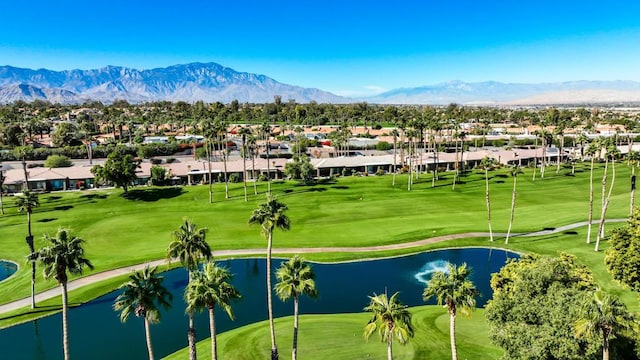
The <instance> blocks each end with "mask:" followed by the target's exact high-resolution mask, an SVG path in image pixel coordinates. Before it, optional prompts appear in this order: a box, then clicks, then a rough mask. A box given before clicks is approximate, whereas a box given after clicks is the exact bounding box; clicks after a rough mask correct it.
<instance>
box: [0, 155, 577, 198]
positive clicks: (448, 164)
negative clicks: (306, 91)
mask: <svg viewBox="0 0 640 360" xmlns="http://www.w3.org/2000/svg"><path fill="white" fill-rule="evenodd" d="M401 156H403V155H401V154H400V153H399V152H398V153H396V154H395V155H394V154H393V153H387V154H383V155H371V156H348V157H345V156H341V157H330V158H313V159H311V160H310V161H311V164H312V165H313V167H314V168H315V169H316V176H317V177H327V176H334V175H340V174H344V173H345V172H346V173H349V174H351V173H354V172H355V173H359V174H363V175H368V174H375V173H377V172H379V171H380V170H382V171H384V172H389V173H391V172H394V171H397V170H399V169H401V167H402V166H403V165H404V166H409V165H410V166H412V167H413V168H414V169H416V170H421V171H429V170H433V169H434V168H435V167H436V166H438V167H439V168H440V169H441V170H450V169H453V168H454V166H455V163H456V162H458V161H462V162H463V163H464V164H465V166H466V167H474V166H476V165H477V164H478V163H479V162H480V161H481V159H482V158H483V157H485V156H488V157H491V158H493V159H494V160H495V161H497V162H499V163H501V164H503V165H511V164H515V163H518V164H520V165H521V166H526V165H528V164H530V163H531V162H533V161H536V160H539V159H541V157H542V150H541V149H513V150H505V149H487V150H479V151H467V152H464V153H462V154H455V153H446V152H440V153H438V154H437V157H436V156H434V154H433V153H431V152H425V153H422V155H414V156H412V157H408V156H403V158H402V157H401ZM460 156H462V158H461V159H460V158H459V157H460ZM559 156H560V157H563V158H564V157H567V156H568V155H567V154H566V153H563V154H560V153H559V152H558V151H557V149H555V148H550V149H547V151H546V152H545V157H546V161H547V162H555V161H557V159H558V157H559ZM456 157H458V159H457V158H456ZM288 161H291V160H289V159H283V158H272V159H264V158H256V159H255V160H253V161H252V160H246V161H243V160H242V159H234V160H230V161H227V163H226V165H225V164H224V162H222V161H215V162H211V163H210V164H211V165H210V167H209V162H207V161H205V160H192V159H185V158H182V159H178V160H177V161H175V162H172V163H170V164H166V163H164V164H159V165H158V166H161V167H163V168H165V169H166V174H167V175H168V180H169V182H170V183H171V184H173V185H195V184H202V183H207V182H208V181H209V177H211V180H212V181H214V182H215V181H224V174H225V172H226V174H227V176H228V177H230V176H232V175H233V174H236V176H235V177H236V178H237V179H239V180H242V179H243V178H244V177H245V176H246V178H247V180H250V181H251V180H255V179H259V178H260V176H269V177H270V178H272V179H281V178H284V168H285V166H286V163H287V162H288ZM103 162H104V160H97V161H94V164H93V165H88V164H77V165H74V166H71V167H65V168H43V167H31V168H28V169H27V178H28V186H29V189H30V190H34V191H60V190H83V189H92V188H95V187H96V186H97V185H96V183H95V179H94V176H93V174H92V173H91V168H92V167H93V166H94V165H97V164H102V163H103ZM152 166H153V164H151V163H150V162H147V161H144V162H142V163H141V164H140V167H139V169H138V170H137V179H136V182H135V184H136V185H145V184H148V183H149V180H150V178H151V167H152ZM225 166H226V167H225ZM245 167H246V170H245ZM0 172H2V174H3V176H4V191H5V192H8V193H16V192H20V191H22V189H23V185H24V182H25V174H24V170H23V168H22V165H21V164H20V163H12V164H6V163H5V164H1V165H0Z"/></svg>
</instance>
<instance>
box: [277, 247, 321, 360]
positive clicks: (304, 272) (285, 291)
mask: <svg viewBox="0 0 640 360" xmlns="http://www.w3.org/2000/svg"><path fill="white" fill-rule="evenodd" d="M315 276H316V275H315V273H314V272H313V269H312V268H311V266H309V264H307V263H306V262H305V261H304V259H303V258H302V257H300V256H299V255H295V256H294V257H292V258H291V259H289V261H287V262H283V263H282V265H280V268H279V269H278V271H277V272H276V278H277V279H278V283H277V284H276V294H277V295H278V297H279V298H280V299H281V300H282V301H287V300H289V299H291V298H293V348H292V350H291V359H292V360H296V359H297V358H298V302H299V299H300V295H307V296H309V297H311V298H314V299H315V298H317V297H318V291H317V290H316V283H315V280H314V279H315Z"/></svg>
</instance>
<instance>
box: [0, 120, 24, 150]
mask: <svg viewBox="0 0 640 360" xmlns="http://www.w3.org/2000/svg"><path fill="white" fill-rule="evenodd" d="M24 136H25V134H24V131H23V130H22V128H21V127H20V125H18V124H3V125H0V144H2V145H5V146H19V145H24Z"/></svg>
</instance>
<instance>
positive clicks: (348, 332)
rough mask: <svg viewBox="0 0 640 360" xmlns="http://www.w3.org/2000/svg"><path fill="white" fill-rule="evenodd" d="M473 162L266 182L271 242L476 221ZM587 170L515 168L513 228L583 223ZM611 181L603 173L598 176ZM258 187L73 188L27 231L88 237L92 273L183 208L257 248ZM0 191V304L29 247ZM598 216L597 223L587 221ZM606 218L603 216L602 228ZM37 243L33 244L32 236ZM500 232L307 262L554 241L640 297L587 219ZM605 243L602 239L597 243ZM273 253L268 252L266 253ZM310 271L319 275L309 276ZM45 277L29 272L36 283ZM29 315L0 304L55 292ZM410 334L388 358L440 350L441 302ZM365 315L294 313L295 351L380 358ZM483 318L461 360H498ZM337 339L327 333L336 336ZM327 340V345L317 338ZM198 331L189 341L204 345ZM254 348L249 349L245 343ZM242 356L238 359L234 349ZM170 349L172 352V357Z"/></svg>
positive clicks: (158, 241)
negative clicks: (610, 266)
mask: <svg viewBox="0 0 640 360" xmlns="http://www.w3.org/2000/svg"><path fill="white" fill-rule="evenodd" d="M490 174H491V180H490V181H491V204H492V223H493V229H494V231H495V232H506V229H507V226H508V215H509V209H510V201H511V190H512V182H511V181H512V180H511V178H510V177H508V176H507V175H506V170H504V169H503V170H498V171H494V172H491V173H490ZM595 174H596V175H595V177H594V179H595V180H594V184H595V211H594V214H596V215H595V217H596V218H597V217H599V213H600V185H599V180H600V177H601V174H602V169H601V168H598V169H597V171H596V173H595ZM483 175H484V174H483V173H482V172H472V173H470V174H468V175H467V176H465V177H463V178H462V181H463V184H459V185H457V186H456V189H455V190H452V189H451V186H450V178H449V179H448V178H447V177H450V176H451V174H446V175H445V177H444V179H443V180H441V181H440V182H439V184H438V186H437V187H435V188H432V187H431V178H430V176H428V175H422V176H421V179H420V180H419V181H417V183H416V184H414V186H413V188H412V191H411V192H409V191H407V190H406V180H407V177H406V176H398V178H397V184H396V186H395V187H392V186H391V177H390V176H382V177H373V176H372V177H347V178H341V179H338V180H337V182H334V183H326V184H318V185H315V186H300V185H298V184H297V183H294V182H277V183H274V184H273V193H274V194H275V195H276V196H278V197H279V199H280V200H282V201H283V202H285V203H286V204H287V205H288V206H289V213H288V214H289V216H290V218H291V223H292V228H291V231H289V232H277V233H276V235H275V241H274V246H275V247H276V248H284V247H335V246H371V245H383V244H394V243H402V242H407V241H412V240H419V239H424V238H430V237H434V236H438V235H444V234H454V233H462V232H484V231H487V228H488V226H487V222H486V215H487V214H486V208H485V198H484V177H483ZM588 177H589V173H588V168H586V167H585V168H578V172H577V173H576V175H575V176H571V175H570V174H569V173H568V170H567V169H564V170H563V171H562V172H561V173H560V174H559V175H555V171H554V170H552V169H548V170H547V177H546V178H545V179H539V178H538V179H537V180H536V181H535V182H534V181H532V179H531V171H530V170H528V171H527V170H525V174H523V175H520V176H519V178H518V202H517V204H518V205H517V208H516V217H515V221H514V228H513V232H515V233H518V232H531V231H538V230H542V229H543V228H550V227H557V226H561V225H566V224H569V223H574V222H578V221H584V220H586V219H587V215H588ZM609 179H611V177H609ZM259 190H260V194H259V195H257V196H255V195H253V189H252V187H250V188H249V192H250V194H251V195H250V200H249V202H246V203H245V202H244V201H243V195H242V194H243V190H242V184H232V185H231V199H229V200H225V199H224V190H223V187H222V186H220V185H217V186H216V188H215V191H216V194H215V203H214V204H209V203H208V193H207V187H206V186H195V187H185V188H142V189H135V190H134V191H133V192H132V194H131V195H130V196H129V197H128V198H125V197H123V196H122V191H121V190H104V191H83V192H67V193H52V194H44V195H41V197H40V200H41V204H42V206H41V207H40V208H38V209H37V211H36V212H35V214H34V216H33V229H34V234H36V235H38V234H42V233H50V234H53V233H54V232H55V231H56V229H57V228H58V227H60V226H62V227H69V228H71V229H72V230H73V231H74V233H75V234H77V235H79V236H80V237H82V238H84V239H86V240H87V244H86V250H87V256H88V257H89V258H90V259H91V260H92V261H93V263H94V265H95V266H96V270H95V271H102V270H107V269H112V268H116V267H121V266H125V265H131V264H136V263H141V262H144V261H147V260H154V259H162V258H164V257H165V252H166V247H167V245H168V243H169V241H170V233H171V231H173V230H174V229H176V228H177V227H178V226H179V225H180V223H181V222H182V218H183V217H185V216H188V217H191V218H192V219H193V220H194V221H195V222H196V224H198V225H199V226H205V227H208V228H209V229H210V232H209V237H208V240H209V242H210V244H211V245H212V247H213V249H214V250H221V249H241V248H260V249H262V248H263V247H264V246H265V241H264V240H263V239H262V238H261V237H260V235H259V233H260V229H259V227H257V226H254V227H252V226H249V225H248V224H247V221H248V218H249V216H250V214H251V211H252V210H253V209H254V208H255V207H256V206H257V204H258V203H260V202H262V201H263V200H264V196H265V195H264V191H265V190H266V184H264V183H261V184H260V185H259ZM12 203H13V201H12V199H11V198H9V199H5V208H6V212H7V214H6V215H4V216H2V217H0V238H1V239H3V248H2V250H0V258H4V259H10V260H13V261H16V262H18V263H19V264H20V265H21V267H20V269H19V271H18V273H17V274H16V275H14V276H12V277H11V278H9V279H7V280H6V281H3V282H2V283H1V284H2V286H0V303H6V302H9V301H11V300H15V299H18V298H22V297H26V296H28V295H29V271H28V266H26V265H27V264H26V262H25V261H24V259H25V256H26V255H27V252H28V248H27V246H26V244H25V242H24V235H25V233H26V224H25V221H26V217H25V216H24V215H23V214H18V213H16V210H15V208H12ZM628 204H629V169H628V168H627V167H626V166H624V165H619V166H618V174H617V178H616V185H615V187H614V192H613V199H612V202H611V205H610V209H609V212H608V214H607V216H608V217H609V218H624V217H626V216H627V215H628V211H629V210H628ZM596 226H597V225H596ZM614 226H620V224H617V225H607V228H608V229H611V228H613V227H614ZM36 238H37V239H38V241H37V242H36V246H41V245H42V242H41V241H40V240H39V237H38V236H36ZM502 240H503V239H501V238H498V239H497V240H496V241H495V242H494V243H490V242H489V241H488V239H487V238H468V239H457V240H450V241H446V242H441V243H434V244H428V245H424V246H420V247H417V248H413V249H403V250H394V251H383V252H361V253H339V252H336V253H321V254H308V255H306V258H307V259H310V260H312V261H323V262H333V261H349V260H355V259H364V258H373V257H382V256H399V255H404V254H408V253H414V252H419V251H425V250H431V249H438V248H444V247H460V246H496V247H501V248H505V249H510V250H514V251H519V252H533V253H539V254H547V255H556V254H558V253H560V252H562V251H564V252H568V253H572V254H575V255H576V256H578V259H579V260H580V261H581V262H583V263H585V264H586V265H588V266H589V267H590V268H591V269H592V271H593V272H594V276H595V278H596V280H597V282H598V284H599V285H600V286H601V287H602V288H604V289H605V290H607V291H609V292H612V293H615V294H618V295H619V296H621V297H622V299H623V300H624V301H625V302H626V303H627V304H628V305H629V307H630V309H631V310H633V311H638V310H639V309H640V306H639V304H638V299H637V297H636V295H635V294H633V293H631V292H630V291H628V290H625V289H622V288H621V287H619V286H618V285H617V284H615V283H614V282H613V281H612V279H611V277H610V275H609V274H608V273H607V272H606V269H605V267H604V263H603V256H604V254H603V252H602V251H601V252H599V253H595V252H594V251H593V245H592V244H591V245H587V244H585V240H586V229H585V228H580V229H577V230H576V231H572V232H566V233H559V234H553V235H547V236H540V237H513V238H512V239H511V242H510V244H509V245H504V244H503V243H502ZM606 246H607V245H606V243H604V244H603V246H602V248H603V249H605V248H606ZM276 253H277V251H276ZM122 279H123V277H121V278H117V279H113V280H110V281H107V282H104V283H101V284H95V285H91V286H88V287H85V288H83V289H80V290H77V291H74V292H73V293H72V294H71V296H70V301H71V302H72V303H74V304H79V303H82V302H84V301H88V300H90V299H92V298H94V297H96V296H98V295H101V294H104V293H106V292H108V291H110V290H112V289H114V288H115V287H117V286H118V285H119V284H120V283H121V281H122ZM318 281H322V280H321V279H318ZM53 286H56V284H55V283H54V281H44V280H42V278H41V277H40V274H39V276H38V289H39V290H43V289H45V288H50V287H53ZM41 306H42V307H41V308H39V309H38V310H39V312H38V313H30V311H29V310H27V309H23V310H21V311H17V312H15V313H13V314H5V317H4V319H0V327H1V326H7V325H9V324H13V323H16V322H19V321H25V320H27V319H30V318H32V317H34V316H41V315H43V314H47V313H50V312H53V311H57V310H58V309H59V299H51V300H49V301H47V302H45V303H43V304H41ZM412 312H413V313H414V322H415V324H416V329H417V331H416V338H415V339H413V340H412V341H411V343H410V344H409V345H408V346H406V347H401V346H396V347H395V354H396V357H397V358H409V359H412V358H415V359H419V358H425V356H426V355H424V354H429V357H430V358H446V357H448V356H449V344H448V318H447V316H446V313H445V311H444V310H443V309H442V308H440V307H431V306H424V307H416V308H412ZM291 322H292V320H291V318H282V319H278V320H277V322H276V324H277V331H278V341H279V345H280V347H279V348H280V352H281V355H282V356H283V358H287V357H288V356H290V355H289V351H290V346H291V345H290V343H291ZM366 322H367V315H366V314H336V315H322V316H320V315H305V316H303V317H302V323H301V332H300V350H299V353H300V354H301V356H303V357H305V358H320V357H329V358H336V359H340V358H342V359H354V358H361V357H362V358H365V357H367V355H370V357H369V358H384V357H385V355H386V353H385V346H384V344H382V343H380V342H378V341H377V339H371V340H370V341H369V342H365V341H364V340H363V339H362V330H363V326H364V324H366ZM487 334H488V331H487V325H486V323H485V321H484V317H483V311H482V309H480V310H479V311H477V312H476V313H475V314H474V315H473V317H472V318H470V319H464V318H462V317H461V318H460V322H459V326H458V336H459V337H458V338H459V347H460V358H461V359H464V358H468V359H474V358H499V357H500V355H501V351H500V350H499V349H497V348H495V347H493V346H492V345H490V343H489V340H488V337H487ZM219 339H220V341H221V346H220V355H221V357H222V358H234V359H242V358H256V357H257V358H260V357H263V356H265V357H266V356H267V355H268V354H267V352H268V350H269V348H270V345H269V336H268V325H267V324H266V323H264V322H263V323H257V324H252V325H248V326H245V327H242V328H240V329H236V330H232V331H229V332H226V333H224V334H221V335H220V338H219ZM336 339H338V340H339V341H338V340H336ZM326 344H331V347H328V346H327V345H326ZM207 346H209V342H208V341H202V342H201V343H200V344H199V347H200V351H201V353H207V352H208V350H207V349H206V347H207ZM252 351H253V352H252ZM243 356H246V357H243ZM178 358H181V357H180V356H178Z"/></svg>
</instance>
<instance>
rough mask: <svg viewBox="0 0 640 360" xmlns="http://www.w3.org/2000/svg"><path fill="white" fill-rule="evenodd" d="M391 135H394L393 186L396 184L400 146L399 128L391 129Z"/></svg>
mask: <svg viewBox="0 0 640 360" xmlns="http://www.w3.org/2000/svg"><path fill="white" fill-rule="evenodd" d="M391 135H392V136H393V180H392V181H391V186H396V162H397V161H396V158H397V156H396V153H397V148H398V135H400V134H398V129H393V130H391Z"/></svg>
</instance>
